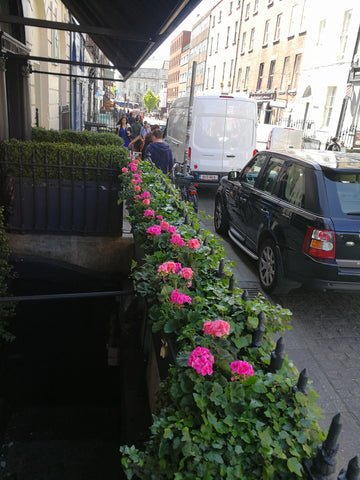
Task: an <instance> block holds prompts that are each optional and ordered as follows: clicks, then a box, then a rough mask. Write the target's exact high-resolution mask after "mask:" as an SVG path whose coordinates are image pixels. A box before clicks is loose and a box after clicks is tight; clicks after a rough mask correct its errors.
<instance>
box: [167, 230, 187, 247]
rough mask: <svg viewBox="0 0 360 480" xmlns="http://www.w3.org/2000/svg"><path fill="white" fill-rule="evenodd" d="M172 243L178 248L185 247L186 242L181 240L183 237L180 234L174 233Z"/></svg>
mask: <svg viewBox="0 0 360 480" xmlns="http://www.w3.org/2000/svg"><path fill="white" fill-rule="evenodd" d="M170 243H172V244H173V245H175V246H177V247H183V246H184V245H185V242H184V240H183V239H182V238H181V235H180V234H179V233H174V234H173V235H172V236H171V239H170Z"/></svg>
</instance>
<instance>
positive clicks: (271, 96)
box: [249, 93, 275, 100]
mask: <svg viewBox="0 0 360 480" xmlns="http://www.w3.org/2000/svg"><path fill="white" fill-rule="evenodd" d="M249 97H250V98H253V99H254V100H275V93H249Z"/></svg>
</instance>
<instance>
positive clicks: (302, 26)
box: [300, 0, 308, 33]
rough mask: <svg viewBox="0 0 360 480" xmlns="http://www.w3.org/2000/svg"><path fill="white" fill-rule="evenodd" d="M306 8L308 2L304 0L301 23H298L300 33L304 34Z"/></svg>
mask: <svg viewBox="0 0 360 480" xmlns="http://www.w3.org/2000/svg"><path fill="white" fill-rule="evenodd" d="M307 6H308V1H307V0H304V8H303V12H302V16H301V23H300V32H301V33H303V32H306V27H307V25H306V24H307Z"/></svg>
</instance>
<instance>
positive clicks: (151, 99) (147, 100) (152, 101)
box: [143, 90, 159, 113]
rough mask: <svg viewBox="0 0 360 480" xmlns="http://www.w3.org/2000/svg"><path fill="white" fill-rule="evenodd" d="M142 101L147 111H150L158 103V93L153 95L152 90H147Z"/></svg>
mask: <svg viewBox="0 0 360 480" xmlns="http://www.w3.org/2000/svg"><path fill="white" fill-rule="evenodd" d="M143 101H144V105H145V107H146V109H147V111H148V113H150V112H151V110H153V109H154V108H156V107H157V106H158V105H159V95H155V94H154V92H152V91H151V90H148V91H147V92H146V93H145V95H144V96H143Z"/></svg>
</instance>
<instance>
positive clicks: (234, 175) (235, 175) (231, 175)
mask: <svg viewBox="0 0 360 480" xmlns="http://www.w3.org/2000/svg"><path fill="white" fill-rule="evenodd" d="M239 178H240V173H239V172H238V171H237V170H233V171H231V172H229V173H228V179H229V180H231V181H232V182H238V181H239Z"/></svg>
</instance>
